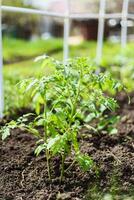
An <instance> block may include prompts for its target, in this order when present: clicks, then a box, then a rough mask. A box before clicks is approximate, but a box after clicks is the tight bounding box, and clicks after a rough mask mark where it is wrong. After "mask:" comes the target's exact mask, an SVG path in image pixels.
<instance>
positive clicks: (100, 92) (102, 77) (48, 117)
mask: <svg viewBox="0 0 134 200" xmlns="http://www.w3.org/2000/svg"><path fill="white" fill-rule="evenodd" d="M48 65H49V66H50V65H52V66H53V67H54V68H55V70H54V74H53V75H50V76H48V77H40V78H38V79H37V78H31V79H26V80H24V81H22V82H21V83H20V84H19V88H20V90H21V91H24V95H25V94H28V93H29V94H30V95H31V98H32V103H33V105H34V108H35V112H36V115H35V114H30V113H29V114H27V115H24V116H22V117H20V118H19V119H18V120H17V121H11V122H10V123H8V124H6V125H5V126H4V127H3V128H2V130H1V133H2V138H3V139H5V138H6V137H7V136H9V135H10V129H14V128H21V129H26V130H27V131H28V132H30V133H31V134H33V135H34V136H36V137H37V148H36V150H35V153H36V155H39V154H40V153H41V152H42V151H43V152H45V154H46V160H47V170H48V177H49V179H51V171H52V166H51V165H50V159H51V158H52V157H53V156H57V155H58V156H60V157H61V167H60V171H61V176H60V179H61V181H62V180H63V177H64V171H65V160H66V158H67V157H68V156H69V155H71V156H74V161H76V162H78V164H79V165H80V167H81V168H82V169H83V170H84V171H87V170H88V169H89V168H90V167H92V165H93V161H92V158H91V157H89V156H88V155H84V154H83V153H82V152H81V151H80V144H79V142H78V134H79V132H80V129H81V127H82V126H87V127H88V128H92V129H93V130H94V129H95V128H94V127H92V126H91V125H90V122H91V121H92V120H93V119H96V118H102V117H103V113H104V112H105V111H106V110H107V109H108V110H110V111H113V110H115V108H116V107H117V103H116V101H115V100H114V99H113V98H110V97H108V96H106V94H105V91H106V89H107V87H110V88H111V90H113V91H115V90H117V89H121V85H120V84H119V83H118V82H117V81H115V80H113V79H112V78H111V77H110V75H109V74H96V73H95V71H96V68H95V67H92V66H90V62H89V60H88V59H87V58H76V59H74V60H70V61H68V63H67V64H66V65H64V64H62V63H60V62H57V61H54V60H53V59H51V58H49V57H47V58H45V60H44V62H43V66H48ZM31 116H32V117H31ZM29 118H30V119H29ZM105 120H107V119H105ZM81 122H82V123H81ZM39 127H43V133H42V131H40V129H39Z"/></svg>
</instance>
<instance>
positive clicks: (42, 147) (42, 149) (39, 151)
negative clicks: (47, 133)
mask: <svg viewBox="0 0 134 200" xmlns="http://www.w3.org/2000/svg"><path fill="white" fill-rule="evenodd" d="M45 149H46V144H40V145H39V146H38V147H37V148H36V149H35V154H36V156H38V155H39V154H40V153H41V152H42V151H44V150H45Z"/></svg>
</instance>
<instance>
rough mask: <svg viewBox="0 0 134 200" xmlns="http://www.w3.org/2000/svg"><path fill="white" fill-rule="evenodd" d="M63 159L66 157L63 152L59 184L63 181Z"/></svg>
mask: <svg viewBox="0 0 134 200" xmlns="http://www.w3.org/2000/svg"><path fill="white" fill-rule="evenodd" d="M65 159H66V155H65V152H64V153H63V155H62V163H61V176H60V182H62V181H63V177H64V171H65V170H64V167H65Z"/></svg>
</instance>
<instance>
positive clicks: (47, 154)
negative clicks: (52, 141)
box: [44, 91, 51, 180]
mask: <svg viewBox="0 0 134 200" xmlns="http://www.w3.org/2000/svg"><path fill="white" fill-rule="evenodd" d="M44 98H45V103H44V117H45V123H44V140H45V142H47V126H48V125H47V102H46V91H45V94H44ZM46 159H47V172H48V178H49V180H51V172H50V162H49V161H50V158H49V151H48V150H47V149H46Z"/></svg>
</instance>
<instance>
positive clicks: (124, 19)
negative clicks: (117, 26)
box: [121, 0, 129, 48]
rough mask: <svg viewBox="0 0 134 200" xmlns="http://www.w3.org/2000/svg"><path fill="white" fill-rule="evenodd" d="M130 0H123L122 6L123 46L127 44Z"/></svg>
mask: <svg viewBox="0 0 134 200" xmlns="http://www.w3.org/2000/svg"><path fill="white" fill-rule="evenodd" d="M128 6H129V0H124V1H123V6H122V22H121V47H122V48H124V47H125V46H126V44H127V28H128V27H127V17H128Z"/></svg>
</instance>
